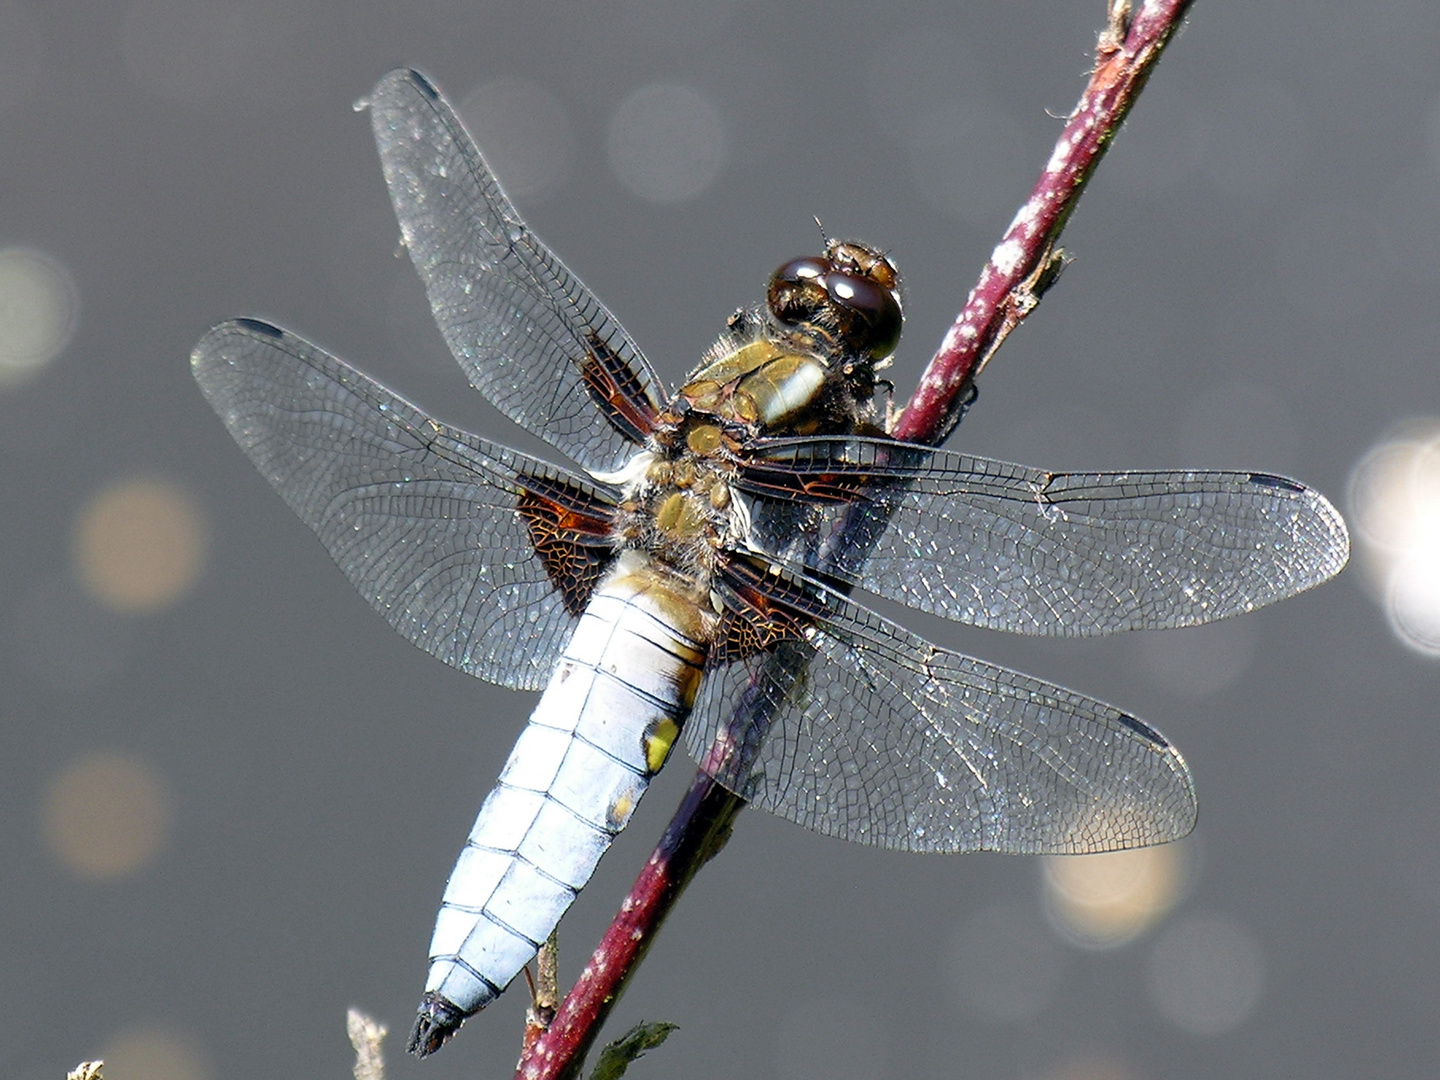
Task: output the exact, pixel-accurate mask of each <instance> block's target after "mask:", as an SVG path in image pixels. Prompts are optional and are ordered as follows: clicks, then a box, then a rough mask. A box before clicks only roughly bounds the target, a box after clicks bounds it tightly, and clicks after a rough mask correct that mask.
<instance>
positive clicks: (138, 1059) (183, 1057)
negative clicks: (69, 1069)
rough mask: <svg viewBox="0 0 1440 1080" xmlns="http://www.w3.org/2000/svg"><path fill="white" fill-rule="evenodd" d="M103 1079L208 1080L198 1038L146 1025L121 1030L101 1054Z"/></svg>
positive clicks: (165, 1028)
mask: <svg viewBox="0 0 1440 1080" xmlns="http://www.w3.org/2000/svg"><path fill="white" fill-rule="evenodd" d="M100 1056H101V1057H102V1058H103V1059H104V1061H105V1080H211V1077H213V1076H214V1071H213V1070H212V1069H211V1068H210V1065H209V1062H208V1061H207V1060H206V1055H205V1054H204V1052H203V1051H202V1050H201V1048H200V1044H199V1041H198V1040H197V1039H196V1038H195V1037H194V1036H192V1035H191V1034H190V1033H188V1032H186V1031H183V1030H180V1029H179V1028H175V1027H171V1026H160V1025H147V1026H144V1027H134V1028H129V1029H127V1030H125V1031H122V1032H120V1033H119V1034H117V1035H116V1036H115V1037H114V1038H112V1039H111V1040H110V1042H109V1043H108V1044H107V1045H106V1047H105V1050H104V1052H103V1053H102V1054H101V1055H100Z"/></svg>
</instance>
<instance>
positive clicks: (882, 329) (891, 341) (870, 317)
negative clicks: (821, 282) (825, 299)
mask: <svg viewBox="0 0 1440 1080" xmlns="http://www.w3.org/2000/svg"><path fill="white" fill-rule="evenodd" d="M825 282H826V289H827V291H828V292H829V294H830V297H831V302H832V303H833V304H834V305H835V307H836V308H837V309H839V311H840V312H841V313H842V320H843V322H844V326H843V330H844V334H845V338H846V342H847V344H849V346H850V347H851V348H852V349H854V350H855V351H856V352H858V353H861V354H863V355H865V356H868V357H870V358H872V359H874V360H883V359H884V358H885V357H887V356H889V355H890V354H891V353H893V352H894V351H895V346H897V345H899V344H900V330H901V327H902V326H903V324H904V316H903V315H902V314H901V311H900V301H899V300H898V299H897V298H896V296H895V292H894V290H892V289H887V288H886V287H885V286H883V285H881V284H879V283H877V282H876V281H874V280H872V279H871V278H868V277H857V276H856V275H854V274H842V273H838V272H837V273H831V274H828V275H826V278H825Z"/></svg>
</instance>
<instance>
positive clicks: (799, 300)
mask: <svg viewBox="0 0 1440 1080" xmlns="http://www.w3.org/2000/svg"><path fill="white" fill-rule="evenodd" d="M830 268H831V267H830V260H828V259H823V258H819V257H816V256H813V255H807V256H805V257H804V258H800V259H791V260H790V261H789V262H787V263H785V264H784V265H783V266H781V267H780V269H778V270H776V271H775V273H773V274H771V275H770V288H769V290H768V291H767V293H766V302H767V303H768V304H769V307H770V311H771V312H772V313H773V314H774V316H775V317H776V318H777V319H779V320H780V321H781V322H783V323H789V324H790V325H792V326H793V325H796V324H799V323H803V322H806V321H808V320H810V319H812V318H814V316H815V313H816V312H817V311H819V310H820V308H822V307H823V306H824V305H825V303H826V301H827V299H828V290H827V288H826V285H825V275H826V274H827V273H828V272H829V271H830Z"/></svg>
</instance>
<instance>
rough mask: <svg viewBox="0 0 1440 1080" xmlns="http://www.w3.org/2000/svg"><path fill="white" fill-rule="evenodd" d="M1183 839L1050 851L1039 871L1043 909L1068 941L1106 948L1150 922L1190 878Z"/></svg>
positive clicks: (1131, 937) (1132, 936)
mask: <svg viewBox="0 0 1440 1080" xmlns="http://www.w3.org/2000/svg"><path fill="white" fill-rule="evenodd" d="M1190 847H1191V845H1190V844H1189V843H1187V842H1186V841H1183V840H1181V841H1177V842H1176V843H1173V844H1160V845H1157V846H1155V847H1148V848H1138V849H1136V850H1134V851H1113V852H1107V853H1105V854H1102V855H1054V856H1051V857H1049V858H1047V859H1045V860H1044V863H1043V870H1042V881H1043V892H1044V903H1045V913H1046V915H1047V916H1048V917H1049V920H1050V925H1051V927H1052V928H1053V929H1054V930H1055V932H1056V933H1058V934H1059V935H1060V936H1061V937H1062V938H1064V939H1065V940H1066V941H1069V942H1070V943H1071V944H1074V945H1079V946H1080V947H1082V948H1087V949H1111V948H1114V947H1116V946H1118V945H1123V944H1125V943H1126V942H1128V941H1132V940H1134V939H1135V938H1136V937H1138V936H1139V935H1140V934H1142V933H1144V932H1145V931H1146V930H1148V929H1149V928H1150V927H1151V926H1153V925H1154V924H1155V923H1156V922H1157V921H1158V920H1159V919H1160V918H1161V917H1162V916H1164V915H1165V914H1166V912H1168V911H1169V910H1170V909H1171V908H1172V907H1174V906H1175V904H1176V902H1177V901H1179V899H1180V897H1181V896H1182V895H1183V893H1184V891H1185V888H1186V886H1187V885H1188V884H1189V877H1190V872H1189V871H1190V864H1191V858H1190V854H1189V852H1190Z"/></svg>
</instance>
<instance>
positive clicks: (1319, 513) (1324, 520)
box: [1250, 472, 1350, 595]
mask: <svg viewBox="0 0 1440 1080" xmlns="http://www.w3.org/2000/svg"><path fill="white" fill-rule="evenodd" d="M1250 482H1251V483H1252V484H1256V485H1258V486H1260V487H1267V488H1272V489H1274V490H1276V491H1283V492H1288V493H1289V494H1291V495H1298V496H1299V497H1300V502H1301V504H1302V505H1303V506H1304V507H1305V513H1306V515H1307V516H1308V517H1309V519H1310V520H1311V521H1312V522H1313V524H1314V527H1315V530H1316V532H1317V533H1318V534H1320V535H1321V536H1323V538H1324V547H1323V550H1320V551H1318V552H1317V553H1316V554H1317V555H1318V558H1317V559H1316V560H1315V562H1314V572H1313V575H1312V577H1313V580H1311V581H1309V582H1308V583H1307V584H1306V585H1305V586H1303V587H1304V588H1309V587H1310V586H1311V585H1318V584H1320V583H1321V582H1322V581H1329V580H1330V579H1331V578H1332V577H1334V576H1335V575H1336V574H1338V573H1339V572H1340V571H1341V570H1343V569H1344V568H1345V564H1346V563H1347V562H1349V561H1350V529H1349V527H1348V526H1346V524H1345V518H1344V517H1342V516H1341V514H1340V511H1339V510H1337V509H1335V504H1334V503H1332V502H1331V501H1330V500H1329V499H1327V498H1325V496H1324V495H1321V494H1320V493H1319V492H1318V491H1316V490H1314V489H1313V488H1308V487H1306V486H1305V485H1304V484H1302V483H1299V482H1298V481H1295V480H1291V479H1289V478H1288V477H1285V476H1276V475H1275V474H1274V473H1260V472H1257V473H1251V474H1250ZM1285 595H1290V594H1288V593H1287V594H1285Z"/></svg>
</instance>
